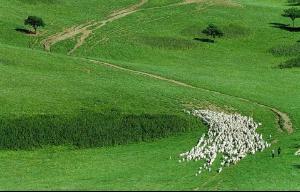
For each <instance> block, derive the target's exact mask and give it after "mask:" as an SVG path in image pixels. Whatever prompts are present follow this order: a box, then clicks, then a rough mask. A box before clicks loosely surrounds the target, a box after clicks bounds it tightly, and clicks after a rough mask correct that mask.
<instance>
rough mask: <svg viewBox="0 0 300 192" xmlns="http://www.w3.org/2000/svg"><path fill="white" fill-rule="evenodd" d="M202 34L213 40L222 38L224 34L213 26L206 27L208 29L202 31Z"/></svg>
mask: <svg viewBox="0 0 300 192" xmlns="http://www.w3.org/2000/svg"><path fill="white" fill-rule="evenodd" d="M202 33H204V34H205V35H207V36H211V37H212V38H213V39H215V38H216V37H222V36H224V33H223V32H222V31H221V30H220V29H219V28H218V27H217V26H215V25H214V24H210V25H208V27H207V28H206V29H204V30H203V31H202Z"/></svg>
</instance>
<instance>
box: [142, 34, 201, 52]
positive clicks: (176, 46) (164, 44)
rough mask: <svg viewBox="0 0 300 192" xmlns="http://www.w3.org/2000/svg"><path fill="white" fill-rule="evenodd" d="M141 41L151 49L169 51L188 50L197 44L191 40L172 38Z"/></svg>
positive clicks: (154, 38)
mask: <svg viewBox="0 0 300 192" xmlns="http://www.w3.org/2000/svg"><path fill="white" fill-rule="evenodd" d="M141 41H142V42H143V43H144V44H146V45H149V46H151V47H157V48H160V49H171V50H188V49H193V48H195V47H196V46H197V44H196V43H195V42H193V41H191V40H186V39H177V38H172V37H142V38H141Z"/></svg>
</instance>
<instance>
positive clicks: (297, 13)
mask: <svg viewBox="0 0 300 192" xmlns="http://www.w3.org/2000/svg"><path fill="white" fill-rule="evenodd" d="M282 16H283V17H289V18H290V19H291V20H292V22H293V28H295V20H296V19H298V18H300V10H299V9H298V8H295V7H292V8H289V9H285V10H283V14H282Z"/></svg>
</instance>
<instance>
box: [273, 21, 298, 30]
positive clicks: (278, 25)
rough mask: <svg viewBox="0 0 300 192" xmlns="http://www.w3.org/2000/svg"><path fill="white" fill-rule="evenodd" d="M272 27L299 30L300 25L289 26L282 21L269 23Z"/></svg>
mask: <svg viewBox="0 0 300 192" xmlns="http://www.w3.org/2000/svg"><path fill="white" fill-rule="evenodd" d="M269 24H270V25H271V26H272V27H274V28H277V29H281V30H285V31H289V32H300V27H291V26H290V25H287V24H283V23H269Z"/></svg>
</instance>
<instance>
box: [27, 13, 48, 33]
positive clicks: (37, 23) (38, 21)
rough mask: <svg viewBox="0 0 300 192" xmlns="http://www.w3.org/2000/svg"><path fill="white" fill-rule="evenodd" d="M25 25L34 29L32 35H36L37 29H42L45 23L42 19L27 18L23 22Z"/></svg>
mask: <svg viewBox="0 0 300 192" xmlns="http://www.w3.org/2000/svg"><path fill="white" fill-rule="evenodd" d="M24 24H25V25H30V26H32V27H33V29H34V33H35V34H36V32H37V28H38V27H44V26H45V23H44V21H43V19H42V18H39V17H36V16H28V18H27V19H25V21H24Z"/></svg>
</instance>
